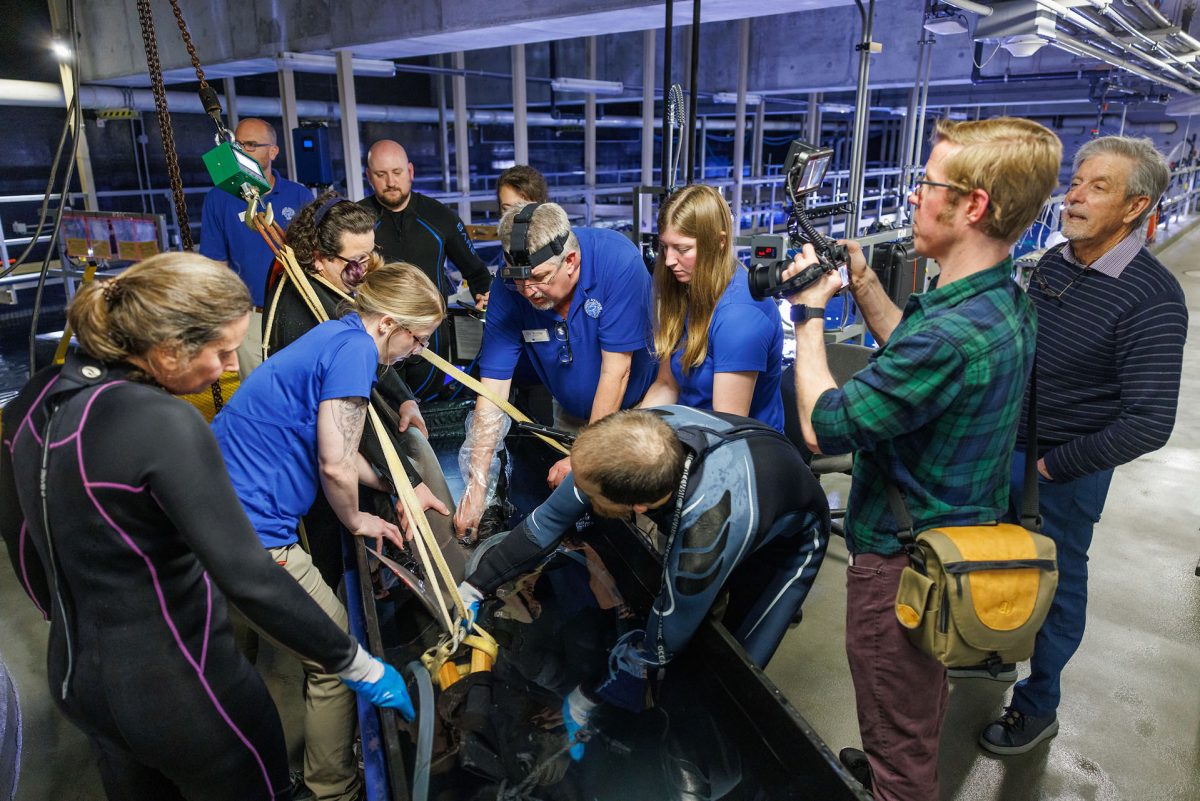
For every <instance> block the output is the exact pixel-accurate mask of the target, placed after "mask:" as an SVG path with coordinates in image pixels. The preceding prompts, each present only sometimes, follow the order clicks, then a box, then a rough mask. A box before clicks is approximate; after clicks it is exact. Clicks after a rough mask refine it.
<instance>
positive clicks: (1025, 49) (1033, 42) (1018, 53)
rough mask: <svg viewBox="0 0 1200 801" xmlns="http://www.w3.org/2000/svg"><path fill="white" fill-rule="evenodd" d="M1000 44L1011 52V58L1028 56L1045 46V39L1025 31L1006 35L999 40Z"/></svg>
mask: <svg viewBox="0 0 1200 801" xmlns="http://www.w3.org/2000/svg"><path fill="white" fill-rule="evenodd" d="M1000 46H1001V47H1003V48H1004V49H1005V50H1007V51H1008V52H1009V53H1011V54H1012V56H1013V58H1028V57H1029V56H1032V55H1033V54H1034V53H1036V52H1037V51H1039V50H1041V49H1042V48H1043V47H1045V46H1046V40H1045V39H1043V38H1042V37H1040V36H1037V35H1036V34H1032V33H1026V34H1022V35H1020V36H1006V37H1004V38H1003V39H1001V40H1000Z"/></svg>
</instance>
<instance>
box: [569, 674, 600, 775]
mask: <svg viewBox="0 0 1200 801" xmlns="http://www.w3.org/2000/svg"><path fill="white" fill-rule="evenodd" d="M597 706H598V704H597V703H596V702H595V701H593V700H592V699H590V698H588V697H587V696H586V695H584V694H583V688H582V687H576V688H575V689H574V690H571V692H570V693H569V694H568V695H567V697H566V698H564V699H563V711H562V716H563V725H564V726H566V727H567V740H569V741H570V742H571V743H572V745H571V759H573V760H575V761H576V762H578V761H579V760H581V759H583V748H584V745H585V744H584V743H582V742H579V740H577V739H576V738H577V737H578V736H579V730H580V729H582V728H583V727H584V726H586V725H587V724H588V721H589V720H590V719H591V717H592V710H594V709H595V708H596V707H597Z"/></svg>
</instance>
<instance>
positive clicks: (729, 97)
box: [712, 92, 762, 106]
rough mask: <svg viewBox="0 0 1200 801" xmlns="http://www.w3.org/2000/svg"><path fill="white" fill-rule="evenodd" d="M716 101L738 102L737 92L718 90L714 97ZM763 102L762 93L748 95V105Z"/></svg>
mask: <svg viewBox="0 0 1200 801" xmlns="http://www.w3.org/2000/svg"><path fill="white" fill-rule="evenodd" d="M712 99H713V102H714V103H736V102H737V92H717V93H716V94H715V95H713V97H712ZM761 102H762V95H751V94H747V95H746V105H747V106H757V105H758V104H759V103H761Z"/></svg>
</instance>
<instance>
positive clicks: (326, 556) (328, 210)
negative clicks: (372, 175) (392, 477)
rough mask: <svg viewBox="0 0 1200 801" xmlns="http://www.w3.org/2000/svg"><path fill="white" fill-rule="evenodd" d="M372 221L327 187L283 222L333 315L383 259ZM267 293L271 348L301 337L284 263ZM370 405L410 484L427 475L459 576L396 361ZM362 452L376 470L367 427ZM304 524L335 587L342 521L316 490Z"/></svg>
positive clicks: (433, 522) (436, 485)
mask: <svg viewBox="0 0 1200 801" xmlns="http://www.w3.org/2000/svg"><path fill="white" fill-rule="evenodd" d="M374 228H375V220H374V218H373V217H372V216H371V214H370V213H369V212H368V211H366V210H365V209H363V208H362V207H361V206H359V205H357V204H355V203H351V202H350V201H348V200H346V199H345V198H342V197H340V196H338V194H337V193H335V192H326V193H324V194H322V195H321V196H320V197H319V198H317V200H315V201H314V202H313V203H311V204H309V205H308V206H305V207H304V208H303V209H301V211H300V213H299V214H298V215H296V219H295V220H294V221H293V222H292V225H291V226H290V227H289V228H288V234H287V243H288V245H289V246H290V247H291V248H292V250H293V251H294V252H295V254H296V261H297V262H298V263H299V264H300V267H301V268H303V269H304V271H305V272H306V273H307V274H308V276H309V280H310V283H311V284H312V287H313V290H314V291H315V292H316V295H317V298H318V299H319V300H320V302H321V306H322V308H323V309H324V311H325V314H326V316H328V317H329V319H331V320H332V319H336V318H337V317H339V316H341V315H340V312H339V306H340V305H341V304H342V303H343V302H346V301H350V300H351V294H352V293H353V292H354V289H355V288H356V287H357V286H358V284H359V283H361V281H362V280H363V278H364V277H365V276H366V274H367V273H368V272H370V271H371V270H374V269H376V268H377V267H379V266H381V265H382V264H383V259H382V258H381V257H380V256H379V254H378V251H377V250H376V248H375V231H374ZM267 298H268V299H267V316H266V323H265V327H264V329H265V330H264V334H263V341H264V343H265V344H266V349H267V354H268V356H269V355H271V354H274V353H277V352H278V351H279V350H280V349H282V348H284V347H286V346H287V345H289V344H291V343H292V342H294V341H295V340H297V339H299V338H300V337H301V336H302V335H304V334H305V333H307V332H308V331H309V330H310V329H312V328H313V327H314V326H316V325H317V323H318V320H317V318H316V317H315V316H314V315H313V313H312V311H311V310H310V309H309V307H308V304H307V303H305V301H304V299H303V297H302V295H301V294H300V291H299V290H298V289H297V288H296V286H295V285H294V284H293V283H292V281H291V279H290V278H288V276H287V274H286V273H284V272H282V270H280V271H277V272H276V273H275V275H274V276H273V280H272V282H271V285H270V287H269V289H268V293H267ZM371 405H372V407H373V408H374V409H375V411H376V412H377V413H378V414H379V416H380V417H381V418H382V419H383V420H384V422H385V423H386V425H387V428H388V430H389V433H390V434H391V438H392V444H393V445H395V446H396V450H397V451H398V452H399V453H400V455H401V460H402V461H404V462H405V469H406V471H407V472H408V474H409V478H410V481H411V482H412V483H413V485H414V486H416V485H417V484H420V483H422V482H424V483H425V485H426V486H427V487H428V488H429V490H430V491H431V492H432V493H433V495H434V497H435V498H437V500H438V502H439V503H438V505H435V506H433V507H432V508H431V509H430V511H429V513H428V514H427V515H426V519H427V520H428V521H429V525H430V528H431V529H432V530H433V533H434V536H435V538H436V539H437V541H438V543H439V545H440V546H441V549H442V554H443V556H445V558H446V563H447V565H448V566H449V567H450V572H451V573H452V574H453V575H454V579H455V581H458V580H461V579H462V570H463V565H464V564H465V562H466V554H465V553H464V551H463V548H462V546H461V545H459V543H458V539H457V538H456V537H455V536H454V529H453V526H452V524H451V518H450V517H449V514H451V513H452V512H453V510H454V498H453V496H452V495H451V493H450V488H449V487H448V486H447V484H446V477H445V474H443V472H442V467H441V465H440V464H439V463H438V459H437V454H435V453H434V451H433V448H432V447H431V446H430V444H429V439H428V436H429V432H428V429H427V428H426V427H425V420H424V418H423V417H422V416H421V411H420V408H419V407H418V405H417V401H416V399H415V398H414V397H413V394H412V391H411V390H410V389H409V387H408V384H406V383H405V381H404V379H403V378H401V377H400V373H399V371H398V370H397V369H396V366H394V365H390V364H388V365H380V367H379V371H378V381H377V382H376V384H375V387H374V388H373V389H372V391H371ZM362 452H363V455H364V456H365V457H366V459H367V461H368V462H370V463H371V465H373V466H374V467H375V468H376V469H377V470H379V471H386V468H387V465H386V464H385V463H384V459H383V451H382V449H381V447H380V445H379V442H378V440H377V439H376V438H375V432H374V431H373V430H372V429H371V428H370V427H368V428H367V429H366V430H365V431H364V432H363V438H362ZM362 500H363V502H364V503H365V504H368V505H369V508H370V509H371V511H373V512H374V513H375V514H377V515H381V516H384V517H388V516H390V514H391V509H390V506H391V499H390V496H388V495H384V494H382V493H377V492H375V491H374V490H372V489H370V488H364V491H363V492H362ZM304 528H305V531H306V532H307V534H308V544H309V551H310V553H311V555H312V559H313V564H315V565H316V566H317V569H318V570H319V571H320V572H321V576H322V577H323V578H324V579H325V582H326V583H327V584H329V585H330V586H334V587H336V586H337V583H338V580H339V579H340V577H341V574H342V547H341V542H342V537H341V536H340V535H341V532H342V531H343V530H344V529H343V527H342V525H341V523H340V522H339V521H338V518H337V515H335V514H334V513H333V509H332V508H331V507H330V506H329V503H328V501H327V500H326V499H325V495H324V493H322V492H320V491H319V490H318V493H317V499H316V501H314V502H313V505H312V508H311V509H309V510H308V512H307V513H306V514H305V515H304Z"/></svg>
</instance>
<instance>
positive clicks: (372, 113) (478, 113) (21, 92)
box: [0, 79, 798, 133]
mask: <svg viewBox="0 0 1200 801" xmlns="http://www.w3.org/2000/svg"><path fill="white" fill-rule="evenodd" d="M166 96H167V106H168V107H169V108H170V110H171V112H172V113H175V114H203V113H204V109H203V108H202V107H201V105H200V98H199V97H198V96H197V95H194V94H192V93H191V92H167V93H166ZM79 99H80V101H81V102H82V103H83V107H84V108H85V109H115V108H129V109H133V110H135V111H154V95H153V93H152V92H151V91H150V90H149V89H120V88H116V87H112V86H96V85H84V86H81V87H79ZM237 102H238V114H239V115H241V116H242V117H243V118H245V117H254V116H258V117H278V116H279V115H280V113H281V109H280V105H279V98H275V97H252V96H250V95H238V99H237ZM0 106H38V107H43V108H65V106H66V102H65V101H64V100H63V92H62V87H61V86H60V85H58V84H54V83H46V82H42V81H17V80H7V79H0ZM357 108H358V121H359V122H360V123H363V122H415V123H429V124H435V125H436V124H437V121H438V110H437V109H436V108H425V107H424V106H378V105H368V104H361V105H359V106H358V107H357ZM296 115H297V116H298V117H304V118H306V119H318V120H337V119H341V110H340V109H339V108H338V104H337V102H336V101H331V102H325V101H323V100H297V101H296ZM467 122H468V123H469V124H471V125H512V124H513V113H512V112H511V111H495V110H490V109H468V110H467ZM527 122H528V124H529V125H535V126H538V127H542V128H566V127H580V126H582V125H583V123H584V119H583V116H582V115H567V114H564V115H561V116H559V117H553V116H551V115H550V114H547V113H544V112H530V113H529V114H528V115H527ZM656 124H657V123H656ZM734 125H735V121H734V120H732V119H720V118H713V119H710V120H709V121H708V129H709V130H712V131H732V130H733V129H734ZM596 127H598V128H641V127H642V118H641V117H640V116H638V117H618V116H605V117H600V118H599V119H597V120H596ZM764 129H765V130H769V131H788V132H793V133H794V132H797V131H798V128H797V125H796V124H792V123H788V122H768V123H766V124H765V125H764Z"/></svg>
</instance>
